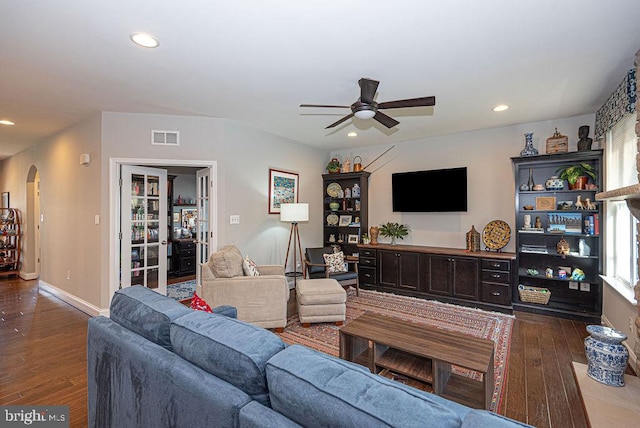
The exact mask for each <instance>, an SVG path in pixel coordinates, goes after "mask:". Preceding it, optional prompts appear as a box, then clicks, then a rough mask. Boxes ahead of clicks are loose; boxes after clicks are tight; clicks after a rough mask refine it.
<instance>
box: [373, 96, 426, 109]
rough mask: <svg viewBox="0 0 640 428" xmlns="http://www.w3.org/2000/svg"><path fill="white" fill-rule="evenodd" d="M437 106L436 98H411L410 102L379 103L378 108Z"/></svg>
mask: <svg viewBox="0 0 640 428" xmlns="http://www.w3.org/2000/svg"><path fill="white" fill-rule="evenodd" d="M434 105H436V97H433V96H431V97H422V98H410V99H408V100H397V101H387V102H384V103H379V104H378V108H379V109H381V108H403V107H429V106H434Z"/></svg>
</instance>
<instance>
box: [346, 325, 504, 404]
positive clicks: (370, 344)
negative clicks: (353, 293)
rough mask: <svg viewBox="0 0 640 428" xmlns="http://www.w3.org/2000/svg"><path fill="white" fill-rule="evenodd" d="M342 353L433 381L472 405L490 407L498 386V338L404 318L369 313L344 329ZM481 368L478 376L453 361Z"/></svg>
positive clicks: (374, 368)
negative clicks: (461, 372) (464, 373)
mask: <svg viewBox="0 0 640 428" xmlns="http://www.w3.org/2000/svg"><path fill="white" fill-rule="evenodd" d="M340 358H342V359H344V360H347V361H352V362H355V363H358V364H361V365H363V366H366V367H368V368H369V370H371V372H372V373H376V374H377V373H379V372H380V371H382V370H384V369H388V370H390V371H392V372H395V373H398V374H401V375H404V376H407V377H409V378H411V379H415V380H418V381H420V382H423V383H426V384H428V385H431V387H432V388H433V393H434V394H437V395H440V396H442V397H445V398H448V399H450V400H453V401H456V402H458V403H461V404H464V405H467V406H469V407H474V408H479V409H489V407H490V405H491V400H492V398H493V389H494V376H493V371H494V365H493V364H494V344H493V341H491V340H488V339H481V338H476V337H472V336H467V335H463V334H460V333H454V332H449V331H446V330H440V329H437V328H429V327H425V326H420V325H417V324H413V323H410V322H406V321H402V320H400V319H395V318H390V317H386V316H383V315H377V314H371V313H365V314H364V315H362V316H361V317H359V318H357V319H355V320H353V321H351V322H350V323H349V324H347V325H345V326H344V327H342V328H341V329H340ZM452 365H455V366H458V367H462V368H466V369H469V370H473V371H476V372H479V373H481V374H482V380H480V381H477V380H474V379H471V378H466V377H463V376H460V375H457V374H454V373H451V366H452Z"/></svg>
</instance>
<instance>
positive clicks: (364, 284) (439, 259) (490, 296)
mask: <svg viewBox="0 0 640 428" xmlns="http://www.w3.org/2000/svg"><path fill="white" fill-rule="evenodd" d="M358 250H359V255H360V257H359V264H358V270H359V272H360V287H361V288H364V289H373V290H377V291H383V292H388V293H395V294H401V295H406V296H414V297H422V298H427V299H435V300H439V301H442V302H447V303H454V304H459V305H464V306H473V307H479V308H483V309H487V310H495V311H500V312H506V313H512V312H513V308H512V305H511V302H512V296H513V293H514V292H516V291H515V290H516V278H517V275H516V274H517V272H516V255H515V254H514V253H508V252H489V251H475V252H470V251H466V250H463V249H459V248H444V247H427V246H419V245H390V244H376V245H372V244H369V245H364V244H359V245H358Z"/></svg>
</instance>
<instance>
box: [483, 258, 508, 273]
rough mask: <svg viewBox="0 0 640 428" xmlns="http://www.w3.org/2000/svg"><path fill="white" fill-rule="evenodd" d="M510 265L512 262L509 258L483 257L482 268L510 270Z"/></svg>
mask: <svg viewBox="0 0 640 428" xmlns="http://www.w3.org/2000/svg"><path fill="white" fill-rule="evenodd" d="M510 267H511V262H509V261H508V260H492V259H482V269H490V270H505V271H509V268H510Z"/></svg>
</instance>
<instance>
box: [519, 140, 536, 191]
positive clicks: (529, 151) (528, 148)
mask: <svg viewBox="0 0 640 428" xmlns="http://www.w3.org/2000/svg"><path fill="white" fill-rule="evenodd" d="M524 140H525V145H524V150H522V151H521V152H520V156H537V155H538V149H536V148H535V147H533V132H527V133H526V134H524ZM529 190H532V189H529Z"/></svg>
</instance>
